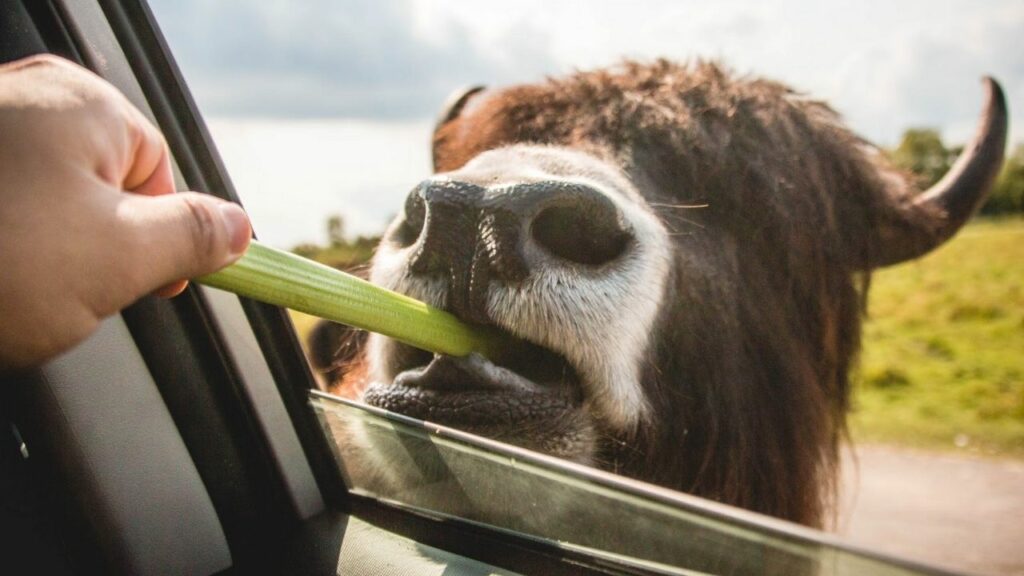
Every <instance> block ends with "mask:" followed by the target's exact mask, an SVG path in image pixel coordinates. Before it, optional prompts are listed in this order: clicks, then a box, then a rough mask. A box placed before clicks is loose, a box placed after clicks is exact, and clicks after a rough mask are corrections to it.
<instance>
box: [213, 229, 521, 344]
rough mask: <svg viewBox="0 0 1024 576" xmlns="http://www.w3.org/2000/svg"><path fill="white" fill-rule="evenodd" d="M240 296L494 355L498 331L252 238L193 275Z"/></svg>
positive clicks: (408, 339) (405, 338) (406, 338)
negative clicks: (218, 266) (231, 257)
mask: <svg viewBox="0 0 1024 576" xmlns="http://www.w3.org/2000/svg"><path fill="white" fill-rule="evenodd" d="M195 280H196V281H197V282H199V283H200V284H205V285H207V286H212V287H214V288H220V289H221V290H227V291H228V292H233V293H235V294H238V295H240V296H245V297H247V298H252V299H253V300H259V301H261V302H266V303H268V304H274V305H276V306H283V307H285V308H291V309H292V310H298V311H299V312H305V313H307V314H312V315H314V316H319V317H321V318H326V319H328V320H333V321H335V322H340V323H342V324H347V325H349V326H354V327H356V328H362V329H363V330H369V331H371V332H378V333H380V334H384V335H385V336H390V337H391V338H394V339H395V340H398V341H401V342H404V343H406V344H409V345H410V346H415V347H416V348H420V349H422V350H427V351H429V352H437V353H441V354H448V355H450V356H467V355H469V354H470V353H472V352H478V353H480V354H483V355H484V356H489V357H492V358H493V355H494V352H496V351H497V350H498V349H499V347H500V346H501V344H500V338H499V337H498V335H497V333H496V332H494V331H492V330H488V329H485V328H480V327H473V326H469V325H467V324H465V323H463V322H462V321H460V320H459V319H458V318H456V317H455V316H452V315H451V314H449V313H447V312H444V311H443V310H438V309H437V308H433V307H431V306H429V305H427V304H425V303H423V302H420V301H419V300H416V299H415V298H410V297H408V296H405V295H404V294H399V293H397V292H392V291H391V290H387V289H385V288H381V287H379V286H374V285H373V284H370V283H369V282H367V281H365V280H363V279H361V278H356V277H355V276H352V275H351V274H346V273H344V272H341V271H339V270H335V269H334V268H331V267H329V266H325V265H323V264H320V263H318V262H313V261H312V260H307V259H306V258H303V257H301V256H296V255H295V254H291V253H289V252H284V251H282V250H277V249H275V248H270V247H269V246H264V245H263V244H260V243H259V242H256V241H253V242H252V243H251V244H250V245H249V249H248V250H246V252H245V254H243V255H242V257H241V258H240V259H239V260H238V261H236V262H235V263H234V264H232V265H230V266H228V267H227V268H224V269H222V270H219V271H217V272H214V273H213V274H210V275H208V276H201V277H199V278H196V279H195Z"/></svg>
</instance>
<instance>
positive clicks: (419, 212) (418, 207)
mask: <svg viewBox="0 0 1024 576" xmlns="http://www.w3.org/2000/svg"><path fill="white" fill-rule="evenodd" d="M426 219H427V205H426V202H424V201H423V196H422V195H421V194H420V191H419V189H416V190H413V191H412V193H411V194H409V196H408V197H406V199H405V213H404V218H403V219H402V223H401V224H400V225H399V226H398V230H397V231H396V232H395V240H397V241H398V243H399V244H400V245H401V246H402V247H403V248H404V247H407V246H412V245H413V244H414V243H415V242H416V240H418V239H419V237H420V233H422V232H423V225H424V223H425V222H426Z"/></svg>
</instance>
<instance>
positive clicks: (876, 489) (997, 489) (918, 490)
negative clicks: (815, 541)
mask: <svg viewBox="0 0 1024 576" xmlns="http://www.w3.org/2000/svg"><path fill="white" fill-rule="evenodd" d="M858 468H859V472H858ZM858 477H859V478H858ZM840 501H841V512H840V517H839V526H838V532H839V533H840V535H842V536H844V537H845V538H848V539H849V540H850V541H852V542H855V543H857V544H860V545H863V546H867V547H871V548H875V549H879V550H883V551H886V552H890V553H893V554H896V555H899V556H903V557H906V558H912V559H916V560H920V561H923V562H926V563H928V564H931V565H934V566H939V567H943V568H947V569H952V570H956V571H964V572H968V573H978V574H1010V575H1024V462H1019V461H1002V460H990V459H982V458H972V457H968V456H959V455H945V454H932V453H927V452H916V451H910V450H904V449H898V448H890V447H883V446H859V447H858V448H857V460H856V461H854V460H853V459H851V458H849V457H847V458H846V459H845V461H844V474H843V488H842V490H841V496H840Z"/></svg>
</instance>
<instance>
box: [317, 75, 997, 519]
mask: <svg viewBox="0 0 1024 576" xmlns="http://www.w3.org/2000/svg"><path fill="white" fill-rule="evenodd" d="M986 85H987V88H988V91H989V99H988V104H987V106H986V109H985V114H984V118H983V120H982V123H981V128H980V129H979V132H978V134H977V136H976V138H975V140H974V142H973V143H972V144H971V145H970V146H968V147H967V149H966V151H965V152H964V154H963V157H962V158H961V159H960V160H959V161H958V163H957V165H956V166H955V167H954V168H953V170H952V171H951V173H950V174H949V175H948V176H947V177H946V178H945V179H943V180H942V181H941V182H940V183H939V184H938V185H936V187H935V188H934V189H932V190H929V191H927V192H924V193H923V194H917V193H916V190H915V189H914V187H913V186H912V185H911V183H910V182H909V180H908V179H907V177H906V176H905V175H904V174H902V173H900V172H898V171H896V170H894V169H893V168H891V167H890V166H889V165H888V164H887V163H886V162H885V160H884V159H883V158H882V157H881V156H880V154H879V153H878V151H877V150H875V149H874V148H872V147H871V146H869V145H868V144H867V143H865V142H864V141H862V140H860V139H859V138H857V137H856V136H854V135H853V134H851V133H850V132H849V131H847V130H846V129H845V128H844V127H842V126H841V124H840V122H839V119H838V117H837V115H836V114H835V113H833V112H832V111H831V110H830V109H829V108H828V107H827V106H825V105H824V104H822V103H820V102H816V101H813V100H809V99H807V98H804V97H802V96H800V95H798V94H797V93H794V92H793V91H791V90H789V89H787V88H786V87H784V86H782V85H780V84H777V83H773V82H768V81H764V80H758V79H749V78H736V77H733V76H731V75H730V74H728V73H726V72H724V71H723V70H722V69H720V68H719V67H717V66H715V65H713V64H708V63H693V64H689V65H685V66H680V65H675V64H672V63H669V62H664V61H660V62H656V63H654V64H648V65H644V64H636V63H626V64H624V65H622V66H621V67H619V68H616V69H612V70H601V71H596V72H587V73H580V74H576V75H574V76H571V77H568V78H565V79H561V80H550V81H547V82H545V83H542V84H538V85H529V86H518V87H512V88H505V89H493V90H484V89H474V90H471V91H468V92H466V93H463V94H462V95H460V96H458V97H457V98H455V99H454V100H453V101H452V102H451V103H450V104H449V105H448V106H447V107H446V109H445V112H444V113H443V114H442V115H441V117H440V119H439V122H438V125H437V128H436V131H435V133H434V142H433V145H434V149H433V153H434V166H435V169H436V174H435V175H434V176H432V177H430V178H428V179H426V180H425V181H423V182H421V183H420V184H419V185H418V186H416V187H415V188H414V189H413V190H412V192H411V193H410V194H409V196H408V198H407V200H406V202H405V206H404V209H403V210H402V213H401V214H400V215H399V216H398V217H397V219H396V220H395V222H394V223H393V224H392V225H391V227H390V228H389V229H388V231H387V233H386V234H385V236H384V238H383V240H382V241H381V244H380V247H379V248H378V251H377V254H376V256H375V258H374V261H373V266H372V268H371V273H370V277H371V280H372V281H373V282H374V283H376V284H379V285H381V286H384V287H387V288H390V289H393V290H397V291H399V292H403V293H406V294H409V295H411V296H414V297H416V298H419V299H421V300H424V301H426V302H428V303H430V304H433V305H435V306H438V307H441V308H444V309H447V310H449V311H451V312H452V313H454V314H455V315H457V316H459V317H460V318H462V319H463V320H466V321H467V322H471V323H476V324H482V325H488V326H494V327H497V329H499V330H500V331H502V332H503V333H504V334H506V335H507V338H508V346H507V350H506V351H505V352H504V353H502V354H499V355H497V356H496V357H494V358H491V359H484V358H482V357H479V356H471V357H468V358H462V359H456V358H450V357H444V356H432V355H430V354H427V353H424V352H422V351H419V350H416V349H413V348H410V347H407V346H405V345H403V344H399V343H397V342H395V341H393V340H390V339H388V338H385V337H383V336H378V335H373V336H370V337H369V339H368V340H367V341H366V343H365V345H364V346H361V347H359V348H358V350H357V351H356V353H353V352H352V351H347V352H346V353H345V357H346V360H349V361H352V362H354V363H355V364H357V365H358V367H357V368H358V369H356V370H353V371H352V372H351V374H355V376H353V377H350V378H347V379H346V378H344V377H343V376H342V377H341V378H340V380H339V383H338V386H340V387H341V388H343V389H344V388H347V389H350V390H355V391H357V392H358V393H359V394H361V396H362V398H363V399H364V400H365V401H366V402H368V403H370V404H372V405H375V406H379V407H383V408H386V409H390V410H394V411H397V412H401V413H405V414H408V415H411V416H414V417H418V418H422V419H426V420H431V421H435V422H439V423H443V424H448V425H451V426H453V427H457V428H462V429H466V430H469V431H471V432H477V433H479V434H482V435H486V436H490V437H494V438H497V439H500V440H504V441H507V442H510V443H513V444H518V445H521V446H525V447H528V448H532V449H535V450H540V451H543V452H547V453H551V454H555V455H558V456H561V457H564V458H568V459H572V460H576V461H579V462H584V463H588V464H591V465H594V466H599V467H602V468H605V469H608V470H612V471H615V472H619V473H623V474H626V475H629V476H633V477H636V478H640V479H643V480H646V481H649V482H653V483H657V484H662V485H665V486H669V487H672V488H676V489H679V490H683V491H687V492H691V493H695V494H698V495H701V496H705V497H709V498H713V499H716V500H719V501H723V502H727V503H730V504H734V505H738V506H743V507H746V508H750V509H753V510H756V511H760V512H764V513H768V514H772V515H776V516H779V517H782V518H787V519H790V520H794V521H798V522H803V523H806V524H811V525H816V524H819V523H820V522H821V519H822V513H823V510H824V508H825V505H826V500H827V497H828V494H829V493H830V491H829V486H830V484H831V482H832V479H833V477H834V467H835V463H836V459H837V455H836V453H837V444H838V441H839V439H840V436H841V434H842V431H843V429H844V415H845V412H846V410H847V403H848V393H849V383H848V377H847V373H848V371H849V369H850V365H851V362H852V361H853V359H854V357H855V355H856V351H857V348H858V341H859V327H860V312H861V309H862V303H863V298H864V288H865V287H866V285H867V282H866V279H867V278H868V275H869V273H870V271H871V270H872V269H873V268H876V267H879V266H885V265H889V264H894V263H897V262H900V261H903V260H907V259H910V258H914V257H917V256H920V255H922V254H924V253H926V252H927V251H929V250H931V249H932V248H934V247H936V246H938V245H939V244H941V243H942V242H943V241H945V240H946V239H948V238H949V237H950V236H951V235H952V234H953V233H954V232H955V231H956V230H957V229H958V228H959V227H960V226H961V225H962V224H963V223H964V222H965V221H966V220H967V219H968V218H969V216H970V215H971V214H972V213H973V212H974V210H975V209H976V208H977V207H978V206H979V204H980V203H981V201H982V200H983V198H984V195H985V193H986V192H987V190H988V189H989V188H990V186H991V184H992V181H993V179H994V177H995V175H996V173H997V171H998V169H999V167H1000V165H1001V161H1002V153H1003V147H1004V141H1005V134H1006V109H1005V103H1004V101H1003V97H1002V94H1001V92H1000V90H999V88H998V86H997V85H996V84H995V83H994V82H993V81H991V80H987V81H986ZM321 363H322V364H331V362H325V361H324V360H323V359H321Z"/></svg>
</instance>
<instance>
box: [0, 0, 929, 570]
mask: <svg viewBox="0 0 1024 576" xmlns="http://www.w3.org/2000/svg"><path fill="white" fill-rule="evenodd" d="M0 14H2V18H0V62H8V61H12V60H15V59H18V58H22V57H25V56H28V55H31V54H37V53H43V52H49V53H53V54H57V55H59V56H62V57H65V58H68V59H70V60H72V61H74V62H77V63H79V64H81V65H83V66H86V67H87V68H89V69H91V70H93V71H94V72H96V73H97V74H99V75H100V76H102V77H103V78H105V79H106V80H108V81H109V82H111V83H112V84H114V85H115V86H116V87H117V88H118V89H120V90H121V91H122V92H123V93H124V94H126V95H127V96H128V98H129V100H131V102H132V103H133V104H134V105H135V106H137V107H138V108H139V109H140V110H142V111H143V112H144V113H145V114H146V115H147V116H148V117H149V118H150V120H152V121H153V122H154V123H155V124H156V125H157V126H159V128H160V129H161V130H162V132H163V133H164V135H165V137H166V139H167V142H168V145H169V147H170V150H171V152H172V155H173V165H174V170H175V176H176V182H177V185H178V188H179V189H182V190H185V189H188V190H202V191H206V192H208V193H211V194H214V195H217V196H219V197H221V198H224V199H227V200H231V201H235V202H240V203H241V204H243V205H244V204H245V198H244V193H242V194H240V193H239V192H238V191H236V190H235V189H234V188H233V186H232V183H231V180H230V178H229V176H228V174H227V172H226V170H225V168H224V166H223V164H222V162H221V161H220V159H219V157H218V154H217V150H216V148H215V146H214V144H213V141H212V139H211V137H210V134H209V132H208V131H207V129H206V127H205V125H204V123H203V120H202V118H201V116H200V114H199V111H198V109H197V107H196V105H195V103H194V102H193V100H192V98H191V96H190V94H189V91H188V89H187V87H186V85H185V82H184V79H183V77H182V75H181V73H180V71H179V70H178V68H177V67H176V65H175V62H174V59H173V56H172V54H171V53H170V50H169V48H168V46H167V44H166V42H165V41H164V39H163V37H162V36H161V33H160V29H159V26H158V23H157V22H156V21H155V19H154V17H153V14H152V12H151V11H150V10H149V8H148V7H147V5H146V3H145V0H0ZM256 233H257V235H258V233H259V230H258V229H257V230H256ZM5 380H6V381H4V382H3V383H2V385H0V420H2V423H3V428H4V429H3V431H2V432H0V461H2V465H0V491H2V497H0V498H2V500H0V502H2V506H3V508H2V512H0V542H2V544H0V572H2V573H4V574H22V573H24V574H201V575H213V574H252V573H258V574H264V573H267V574H277V573H289V574H354V575H358V574H366V575H370V574H376V575H381V574H394V575H400V574H437V575H442V574H443V575H445V576H452V575H459V574H461V575H482V574H919V573H927V574H941V573H943V572H942V571H940V570H936V569H933V568H930V567H927V566H922V565H919V564H915V563H912V562H909V561H905V560H901V559H898V558H892V557H888V556H885V555H883V554H880V553H877V552H874V551H871V550H861V549H857V548H854V547H851V546H850V545H848V544H845V543H843V542H841V541H840V540H839V539H837V538H835V537H833V536H830V535H828V534H825V533H822V532H816V531H813V530H810V529H806V528H803V527H799V526H796V525H792V524H788V523H785V522H782V521H778V520H773V519H770V518H766V517H763V516H759V515H756V514H753V513H749V512H745V511H741V510H737V509H733V508H730V507H726V506H722V505H719V504H716V503H713V502H708V501H704V500H700V499H697V498H694V497H690V496H687V495H684V494H679V493H675V492H671V491H669V490H665V489H661V488H656V487H652V486H649V485H645V484H642V483H639V482H635V481H631V480H629V479H626V478H621V477H617V476H614V475H612V474H609V473H605V472H600V471H596V470H592V469H588V468H585V467H583V466H579V465H575V464H572V463H568V462H563V461H559V460H557V459H555V458H552V457H548V456H543V455H539V454H534V453H531V452H528V451H526V450H522V449H519V448H515V447H511V446H507V445H503V444H500V443H498V442H495V441H492V440H486V439H482V438H478V437H476V436H473V435H470V434H466V433H462V432H459V431H457V430H451V429H447V428H444V427H440V426H435V425H431V424H428V423H424V422H421V421H418V420H415V419H412V418H407V417H403V416H400V415H397V414H393V413H389V412H385V411H383V410H379V409H376V408H372V407H368V406H364V405H361V404H359V403H358V402H353V401H350V400H344V399H341V398H336V397H333V396H331V395H329V394H326V393H324V392H322V391H320V390H319V389H318V387H317V383H316V380H315V378H314V376H313V374H312V373H311V371H310V368H309V366H308V364H307V362H306V359H305V357H304V355H303V352H302V349H301V347H300V345H299V342H298V340H297V338H296V335H295V331H294V330H293V327H292V325H291V322H290V320H289V319H288V316H287V313H286V311H285V310H283V309H280V308H276V307H273V306H270V305H266V304H261V303H259V302H255V301H251V300H248V299H245V298H240V297H237V296H235V295H233V294H230V293H227V292H222V291H219V290H216V289H212V288H208V287H203V286H198V285H196V284H195V283H192V284H191V285H190V286H189V288H188V289H187V290H186V292H184V293H183V294H182V295H180V296H178V297H175V298H173V299H169V300H163V299H159V298H156V297H146V298H143V299H142V300H140V301H139V302H137V303H136V304H134V305H133V306H131V307H130V308H128V309H126V310H124V311H123V312H122V313H121V314H120V315H117V316H114V317H112V318H109V319H107V320H106V321H105V322H104V323H103V324H102V326H101V327H100V329H99V330H98V331H97V332H96V333H95V334H94V335H93V336H92V337H91V338H89V339H88V340H87V341H86V342H84V343H83V344H82V345H80V346H78V347H76V348H75V349H73V350H71V351H70V352H68V353H66V354H64V355H62V356H60V357H58V358H56V359H55V360H53V361H51V362H49V363H47V364H46V365H44V366H42V367H40V368H39V369H37V370H35V371H33V372H31V373H26V374H18V375H13V376H12V375H8V376H6V377H5ZM356 421H358V422H361V423H362V424H363V427H364V430H366V431H367V433H368V434H372V435H374V438H375V440H376V441H377V442H378V443H379V445H387V446H390V447H393V448H394V449H393V450H389V451H388V454H395V455H396V456H395V459H396V461H395V462H394V463H393V465H394V466H395V467H398V468H404V469H407V470H408V472H409V473H410V474H413V475H418V477H420V478H421V479H422V481H421V482H420V483H419V485H418V486H416V487H414V488H413V489H408V490H404V491H401V492H398V491H396V492H381V491H377V490H376V489H374V488H372V487H370V486H369V484H368V483H367V482H366V481H364V479H361V478H359V477H354V476H352V475H350V474H349V473H348V472H347V471H346V469H345V456H344V451H343V450H341V449H340V448H341V447H339V446H338V445H337V442H336V440H335V434H334V432H335V430H336V429H337V427H338V426H342V425H344V423H346V422H349V423H350V422H356ZM389 464H390V463H389ZM495 503H498V505H495Z"/></svg>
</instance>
